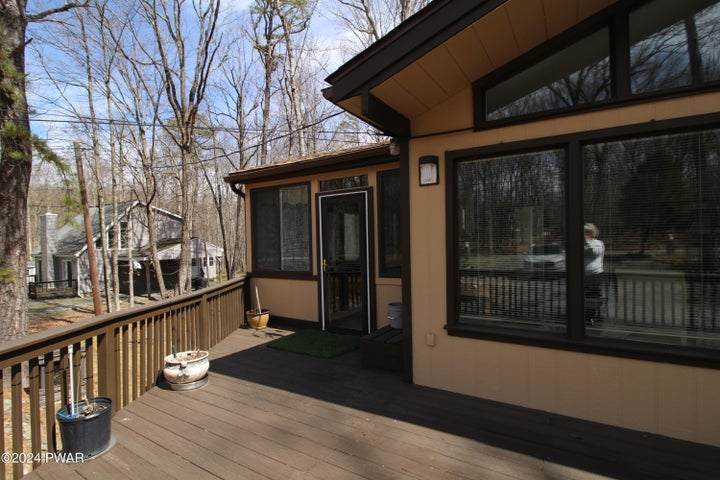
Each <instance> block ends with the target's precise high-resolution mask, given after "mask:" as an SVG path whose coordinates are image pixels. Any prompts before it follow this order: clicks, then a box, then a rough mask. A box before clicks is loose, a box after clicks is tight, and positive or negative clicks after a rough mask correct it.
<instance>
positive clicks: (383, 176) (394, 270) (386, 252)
mask: <svg viewBox="0 0 720 480" xmlns="http://www.w3.org/2000/svg"><path fill="white" fill-rule="evenodd" d="M378 188H379V191H380V194H379V207H380V219H379V220H380V276H383V277H399V276H400V274H401V265H402V258H401V255H400V245H401V243H400V240H401V239H400V233H401V230H400V171H399V170H391V171H387V172H380V173H378Z"/></svg>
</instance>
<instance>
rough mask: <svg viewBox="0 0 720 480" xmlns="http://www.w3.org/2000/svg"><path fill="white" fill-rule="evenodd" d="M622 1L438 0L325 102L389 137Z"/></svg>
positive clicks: (356, 67) (337, 83) (331, 80)
mask: <svg viewBox="0 0 720 480" xmlns="http://www.w3.org/2000/svg"><path fill="white" fill-rule="evenodd" d="M615 2H616V0H552V1H547V0H477V1H460V0H435V1H434V2H431V3H430V4H429V5H428V6H427V7H425V8H424V9H422V10H420V11H419V12H418V13H416V14H415V15H413V16H412V17H410V18H409V19H407V20H406V21H405V22H403V23H402V24H400V25H399V26H398V27H397V28H395V29H394V30H393V31H391V32H390V33H388V34H387V35H386V36H385V37H383V38H382V39H380V40H379V41H378V42H376V43H375V44H373V45H372V46H370V47H369V48H367V49H366V50H364V51H363V52H361V53H360V54H358V55H357V56H355V57H354V58H352V59H351V60H349V61H348V62H347V63H345V64H344V65H342V66H341V67H340V68H338V69H337V70H336V71H335V72H334V73H332V74H330V75H329V76H328V77H327V78H326V82H327V83H328V84H330V87H328V88H326V89H324V90H323V94H324V96H325V98H326V99H328V100H329V101H331V102H333V103H334V104H336V105H338V106H339V107H341V108H343V109H344V110H346V111H347V112H349V113H351V114H353V115H355V116H357V117H358V118H361V119H362V120H364V121H366V122H368V123H369V124H371V125H373V126H375V127H376V128H378V129H379V130H380V131H382V132H384V133H385V134H388V135H392V136H395V137H401V138H402V137H408V136H410V134H411V122H412V120H413V119H414V118H415V117H418V116H419V115H422V114H424V113H426V112H428V111H430V110H431V109H433V108H434V107H436V106H438V105H440V104H442V103H443V102H446V101H447V100H449V99H450V98H452V97H453V96H454V95H456V94H458V93H459V92H460V91H462V90H463V89H466V88H468V87H469V85H471V84H472V82H474V81H476V80H479V79H481V78H483V77H484V76H485V75H488V74H489V73H492V72H493V71H495V70H496V69H498V68H499V67H501V66H503V65H505V64H507V63H509V62H510V61H512V60H514V59H516V58H518V57H520V56H521V55H523V54H525V53H527V52H529V51H530V50H532V49H533V48H535V47H537V46H539V45H541V44H543V43H544V42H546V41H547V40H548V39H550V38H552V37H554V36H556V35H558V34H560V33H562V32H564V31H566V30H568V29H569V28H572V27H573V26H575V25H577V24H578V23H580V22H581V21H583V20H585V19H587V18H589V17H590V16H592V15H594V14H595V13H597V12H599V11H601V10H603V9H605V8H607V7H608V6H609V5H611V4H613V3H615Z"/></svg>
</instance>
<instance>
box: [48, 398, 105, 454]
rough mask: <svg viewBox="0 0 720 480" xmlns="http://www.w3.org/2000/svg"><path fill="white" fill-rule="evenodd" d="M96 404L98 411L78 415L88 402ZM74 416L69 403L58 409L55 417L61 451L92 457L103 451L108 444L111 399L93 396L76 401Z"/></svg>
mask: <svg viewBox="0 0 720 480" xmlns="http://www.w3.org/2000/svg"><path fill="white" fill-rule="evenodd" d="M93 403H95V404H98V405H99V406H100V407H105V408H101V409H100V410H99V411H97V412H94V413H91V414H90V415H78V414H77V413H78V412H82V410H83V407H85V406H86V405H88V404H93ZM75 413H76V415H75V416H74V417H71V416H70V405H65V406H64V407H62V408H61V409H60V410H58V412H57V414H56V415H55V418H56V419H57V422H58V425H59V426H60V438H62V444H63V450H62V451H63V453H67V454H74V455H76V454H82V455H84V456H86V457H92V456H93V455H97V454H99V453H101V452H103V451H104V450H105V449H106V448H107V447H108V445H110V426H111V424H112V422H111V421H112V400H111V399H110V398H107V397H95V398H90V399H88V400H81V401H79V402H77V403H76V406H75Z"/></svg>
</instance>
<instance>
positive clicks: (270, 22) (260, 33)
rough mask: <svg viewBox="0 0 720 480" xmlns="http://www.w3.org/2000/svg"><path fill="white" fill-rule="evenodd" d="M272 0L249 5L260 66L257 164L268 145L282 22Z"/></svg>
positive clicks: (265, 156) (265, 155) (264, 160)
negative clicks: (260, 91)
mask: <svg viewBox="0 0 720 480" xmlns="http://www.w3.org/2000/svg"><path fill="white" fill-rule="evenodd" d="M274 3H275V0H255V2H254V3H253V5H252V6H251V7H250V15H251V17H252V27H253V48H255V50H256V51H257V53H258V56H259V57H260V63H262V66H263V80H262V95H261V98H262V101H261V109H262V120H261V124H260V139H259V144H260V148H259V157H258V162H257V163H258V165H265V164H266V163H267V162H268V145H269V142H270V136H271V125H270V121H271V118H270V112H271V108H272V97H273V93H274V85H273V84H274V76H275V72H276V71H277V69H278V67H279V65H280V55H279V53H278V45H279V44H280V42H281V40H282V25H280V22H279V21H278V19H277V15H276V11H275V8H274Z"/></svg>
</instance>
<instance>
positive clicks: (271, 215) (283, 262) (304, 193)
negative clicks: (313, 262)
mask: <svg viewBox="0 0 720 480" xmlns="http://www.w3.org/2000/svg"><path fill="white" fill-rule="evenodd" d="M251 208H252V212H251V216H252V232H253V233H252V239H253V262H254V264H253V268H254V270H257V271H279V272H309V271H310V187H309V185H307V184H301V185H292V186H283V187H278V188H266V189H259V190H253V191H252V193H251Z"/></svg>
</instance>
